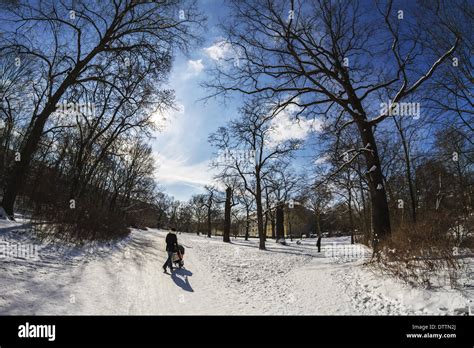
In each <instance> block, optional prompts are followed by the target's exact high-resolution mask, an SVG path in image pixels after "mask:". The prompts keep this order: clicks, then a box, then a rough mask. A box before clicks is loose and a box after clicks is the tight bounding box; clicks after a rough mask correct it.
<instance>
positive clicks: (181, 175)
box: [153, 0, 307, 200]
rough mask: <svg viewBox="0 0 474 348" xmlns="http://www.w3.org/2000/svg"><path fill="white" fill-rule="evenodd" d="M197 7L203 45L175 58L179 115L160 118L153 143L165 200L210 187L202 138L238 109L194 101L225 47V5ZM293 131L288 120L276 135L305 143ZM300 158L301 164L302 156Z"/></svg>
mask: <svg viewBox="0 0 474 348" xmlns="http://www.w3.org/2000/svg"><path fill="white" fill-rule="evenodd" d="M198 4H199V6H200V8H201V10H202V11H203V12H204V13H205V14H206V16H207V17H208V23H207V30H206V37H205V41H204V42H203V44H202V45H200V47H196V48H194V49H192V50H191V51H190V52H189V53H188V55H186V56H185V55H183V54H178V55H177V57H176V59H175V62H174V66H173V69H172V71H171V75H170V86H171V87H172V88H173V89H174V90H175V92H176V101H177V106H178V108H179V110H177V111H173V112H170V113H169V115H167V116H166V121H165V122H164V126H163V130H162V131H161V132H159V133H157V134H156V139H155V140H154V141H153V150H154V153H155V157H156V159H157V161H156V165H157V171H156V179H157V182H158V184H159V185H160V186H161V188H162V189H163V190H164V191H165V192H166V193H167V194H169V195H171V196H174V197H175V198H176V199H180V200H188V199H189V198H190V197H191V196H192V195H193V194H195V193H199V192H202V191H203V186H204V185H205V184H209V183H211V182H212V175H213V174H212V172H211V170H210V168H209V162H210V160H211V159H212V157H213V152H214V150H213V148H212V147H211V146H210V144H209V143H208V140H207V139H208V136H209V134H210V133H212V132H214V131H216V130H217V128H218V127H219V126H223V125H225V124H226V123H227V122H229V121H230V120H231V119H232V118H235V117H236V116H237V109H238V107H239V106H240V105H241V100H239V97H238V96H236V98H234V99H233V100H230V101H226V104H225V105H224V104H223V102H222V100H220V99H212V100H209V101H207V102H206V103H204V102H203V101H199V99H201V98H202V97H204V96H206V95H207V94H208V93H209V91H206V90H204V89H203V88H202V87H201V86H200V83H201V82H202V81H203V80H205V79H207V78H209V76H208V75H207V73H206V68H210V67H211V66H212V65H213V64H215V62H216V60H218V59H219V57H222V55H225V54H226V53H227V49H228V47H226V45H225V42H224V41H223V37H222V33H220V32H219V30H218V28H217V24H218V22H219V18H225V16H226V11H227V8H226V5H225V1H223V0H200V1H198ZM299 127H300V126H297V125H291V124H289V119H283V120H281V131H282V132H285V133H286V132H290V133H291V134H292V136H294V135H295V134H296V135H299V136H301V137H305V136H306V135H307V132H306V131H305V130H303V129H299ZM301 158H302V157H300V159H301ZM304 158H306V160H307V156H304Z"/></svg>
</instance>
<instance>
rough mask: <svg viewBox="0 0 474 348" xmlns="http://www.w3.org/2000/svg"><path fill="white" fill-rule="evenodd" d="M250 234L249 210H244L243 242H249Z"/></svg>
mask: <svg viewBox="0 0 474 348" xmlns="http://www.w3.org/2000/svg"><path fill="white" fill-rule="evenodd" d="M249 232H250V213H249V208H248V207H247V208H246V222H245V240H249Z"/></svg>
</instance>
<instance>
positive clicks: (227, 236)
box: [223, 187, 232, 243]
mask: <svg viewBox="0 0 474 348" xmlns="http://www.w3.org/2000/svg"><path fill="white" fill-rule="evenodd" d="M231 200H232V189H231V188H230V187H227V189H226V190H225V208H224V209H225V210H224V238H223V240H224V242H226V243H230V224H231V218H230V209H231Z"/></svg>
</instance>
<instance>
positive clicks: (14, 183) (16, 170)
mask: <svg viewBox="0 0 474 348" xmlns="http://www.w3.org/2000/svg"><path fill="white" fill-rule="evenodd" d="M102 45H103V43H101V44H100V45H99V46H97V47H96V48H94V49H93V50H92V51H91V52H90V53H89V54H88V55H87V57H85V58H84V60H82V61H79V62H78V63H77V65H76V67H75V68H74V69H73V70H72V71H71V73H70V74H69V75H68V76H67V77H66V79H65V80H64V81H63V82H62V83H61V85H60V86H59V87H58V89H57V90H56V92H55V93H54V94H53V95H52V96H51V98H50V99H49V100H48V102H47V103H46V105H45V107H44V109H43V111H42V112H41V113H40V114H39V115H38V116H37V118H36V121H35V123H34V124H33V127H32V128H31V132H30V133H29V134H28V136H27V139H26V141H25V143H24V146H23V148H22V149H21V152H20V161H18V162H15V164H14V165H13V170H12V171H11V172H10V175H9V177H8V179H7V181H6V190H5V193H4V195H3V200H2V204H1V205H2V207H3V208H4V209H5V212H6V213H7V214H8V215H9V216H10V217H11V218H13V216H14V214H13V209H14V206H15V200H16V197H17V195H18V193H19V192H20V190H21V189H22V187H23V185H24V183H25V179H26V177H27V175H28V170H29V167H30V162H31V159H32V157H33V155H34V153H35V152H36V149H37V148H38V144H39V142H40V140H41V136H42V135H43V130H44V125H45V124H46V121H47V120H48V118H49V116H50V115H51V114H52V113H53V112H54V111H56V108H57V107H56V105H57V104H58V102H59V100H60V98H61V97H62V96H63V95H64V93H65V92H66V90H67V89H68V88H69V87H70V86H71V85H72V84H73V83H74V82H75V81H76V79H77V77H78V76H79V74H80V72H81V70H82V69H83V68H84V67H85V66H86V65H87V63H89V61H90V60H92V59H93V58H94V56H95V55H96V54H97V53H98V52H99V51H100V49H101V48H103V47H102Z"/></svg>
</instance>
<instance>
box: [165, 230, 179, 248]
mask: <svg viewBox="0 0 474 348" xmlns="http://www.w3.org/2000/svg"><path fill="white" fill-rule="evenodd" d="M177 250H178V237H176V235H175V234H174V233H168V234H167V235H166V251H172V252H176V251H177Z"/></svg>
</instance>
